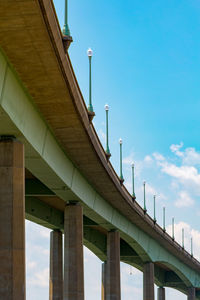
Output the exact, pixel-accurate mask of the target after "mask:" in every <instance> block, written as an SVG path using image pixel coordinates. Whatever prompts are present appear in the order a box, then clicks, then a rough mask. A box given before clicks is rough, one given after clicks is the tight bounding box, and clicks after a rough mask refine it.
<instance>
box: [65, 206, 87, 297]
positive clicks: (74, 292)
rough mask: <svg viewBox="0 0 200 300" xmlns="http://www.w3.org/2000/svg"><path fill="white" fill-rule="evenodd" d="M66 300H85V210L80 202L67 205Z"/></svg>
mask: <svg viewBox="0 0 200 300" xmlns="http://www.w3.org/2000/svg"><path fill="white" fill-rule="evenodd" d="M64 233H65V243H64V300H84V272H83V210H82V206H81V205H80V204H79V203H73V204H69V205H67V206H66V207H65V220H64Z"/></svg>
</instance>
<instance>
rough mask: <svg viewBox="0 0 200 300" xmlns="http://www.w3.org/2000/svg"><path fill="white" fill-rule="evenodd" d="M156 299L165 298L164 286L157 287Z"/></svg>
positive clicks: (163, 299)
mask: <svg viewBox="0 0 200 300" xmlns="http://www.w3.org/2000/svg"><path fill="white" fill-rule="evenodd" d="M158 300H165V288H164V287H159V288H158Z"/></svg>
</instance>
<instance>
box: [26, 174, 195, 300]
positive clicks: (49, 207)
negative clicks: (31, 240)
mask: <svg viewBox="0 0 200 300" xmlns="http://www.w3.org/2000/svg"><path fill="white" fill-rule="evenodd" d="M25 191H26V192H25V194H26V219H27V220H29V221H32V222H35V223H37V224H39V225H41V226H44V227H46V228H49V229H59V230H61V231H62V232H63V230H64V213H63V210H64V206H65V203H64V201H63V200H62V199H60V198H59V197H57V196H56V195H55V194H54V193H53V192H52V191H51V190H49V189H48V188H47V187H46V186H45V185H43V184H42V183H41V182H40V181H39V180H38V179H36V178H35V177H34V176H33V175H32V174H31V173H30V172H29V171H28V170H26V184H25ZM83 224H84V245H85V246H86V247H87V248H88V249H90V250H91V251H92V252H93V253H94V254H95V255H96V256H97V257H98V258H99V259H100V260H101V261H106V258H107V253H106V251H107V250H106V249H107V247H106V243H107V230H106V229H105V228H103V227H102V226H101V225H99V224H98V223H95V222H94V221H93V220H91V219H90V218H88V217H87V216H84V220H83ZM120 256H121V257H120V259H121V261H122V262H124V263H127V264H129V265H132V266H133V267H135V268H137V269H138V270H140V271H142V270H143V266H144V262H143V261H142V259H141V258H140V256H139V255H138V254H137V253H136V252H135V251H134V250H133V249H132V248H131V247H130V246H129V245H128V244H127V243H126V241H124V240H123V239H121V244H120ZM155 283H156V284H157V285H158V286H163V287H170V288H174V289H177V290H179V291H180V292H182V293H185V294H187V291H188V288H187V286H186V285H185V284H184V282H183V281H182V280H181V279H180V277H179V276H178V275H177V274H176V273H175V272H174V271H172V270H170V269H169V268H168V267H167V266H165V265H164V264H161V263H155ZM197 296H198V297H197V298H198V299H200V292H199V295H198V292H197Z"/></svg>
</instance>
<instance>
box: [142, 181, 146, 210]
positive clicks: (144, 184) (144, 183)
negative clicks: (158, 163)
mask: <svg viewBox="0 0 200 300" xmlns="http://www.w3.org/2000/svg"><path fill="white" fill-rule="evenodd" d="M143 186H144V213H145V214H146V212H147V208H146V182H145V181H144V182H143Z"/></svg>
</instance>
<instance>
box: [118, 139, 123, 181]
mask: <svg viewBox="0 0 200 300" xmlns="http://www.w3.org/2000/svg"><path fill="white" fill-rule="evenodd" d="M119 147H120V176H119V179H120V182H121V183H123V182H124V177H123V174H122V139H121V138H120V139H119Z"/></svg>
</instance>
